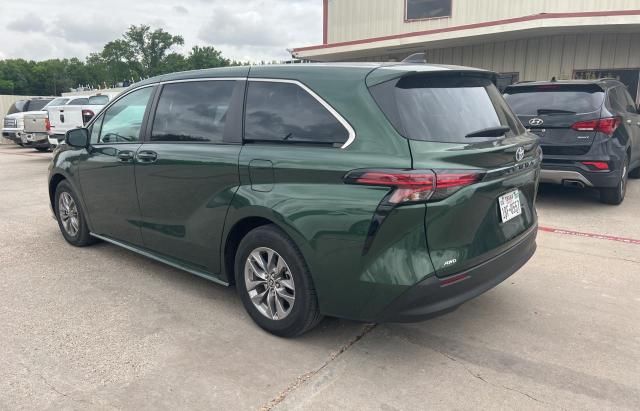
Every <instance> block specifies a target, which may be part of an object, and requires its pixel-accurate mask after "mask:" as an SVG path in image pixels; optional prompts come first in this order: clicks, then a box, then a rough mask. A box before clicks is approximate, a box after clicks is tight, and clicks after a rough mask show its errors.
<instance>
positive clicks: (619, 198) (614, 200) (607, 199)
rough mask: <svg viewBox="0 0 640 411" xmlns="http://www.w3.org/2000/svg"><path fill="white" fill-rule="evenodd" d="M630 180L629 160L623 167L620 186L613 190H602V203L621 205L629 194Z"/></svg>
mask: <svg viewBox="0 0 640 411" xmlns="http://www.w3.org/2000/svg"><path fill="white" fill-rule="evenodd" d="M628 180H629V160H628V159H627V160H626V161H625V163H624V164H623V165H622V176H621V177H620V181H619V182H618V185H617V186H615V187H613V188H601V189H600V201H602V202H603V203H605V204H611V205H620V204H622V202H623V201H624V197H625V196H626V194H627V181H628Z"/></svg>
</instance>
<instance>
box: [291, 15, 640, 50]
mask: <svg viewBox="0 0 640 411" xmlns="http://www.w3.org/2000/svg"><path fill="white" fill-rule="evenodd" d="M639 15H640V10H612V11H587V12H576V13H541V14H533V15H530V16H523V17H514V18H510V19H503V20H495V21H487V22H482V23H473V24H465V25H462V26H454V27H446V28H442V29H433V30H424V31H414V32H411V33H402V34H394V35H391V36H383V37H373V38H369V39H361V40H351V41H344V42H341V43H333V44H323V45H320V46H309V47H300V48H297V49H293V51H294V52H301V51H309V50H321V49H328V48H333V47H343V46H353V45H357V44H367V43H375V42H378V41H385V40H395V39H401V38H407V37H417V36H426V35H429V34H438V33H448V32H452V31H461V30H470V29H477V28H482V27H491V26H499V25H502V24H513V23H522V22H525V21H534V20H547V19H566V18H580V17H614V16H639Z"/></svg>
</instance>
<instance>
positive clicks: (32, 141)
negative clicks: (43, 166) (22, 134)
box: [25, 133, 49, 148]
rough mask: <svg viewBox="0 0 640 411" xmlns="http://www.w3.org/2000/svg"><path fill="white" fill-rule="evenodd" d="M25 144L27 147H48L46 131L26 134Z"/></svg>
mask: <svg viewBox="0 0 640 411" xmlns="http://www.w3.org/2000/svg"><path fill="white" fill-rule="evenodd" d="M25 145H26V146H28V147H37V148H40V147H49V136H48V135H47V134H46V133H30V134H26V144H25Z"/></svg>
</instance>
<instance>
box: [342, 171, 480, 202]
mask: <svg viewBox="0 0 640 411" xmlns="http://www.w3.org/2000/svg"><path fill="white" fill-rule="evenodd" d="M483 176H484V173H482V172H479V171H467V170H435V171H434V170H354V171H351V172H349V173H348V174H347V175H346V176H345V178H344V180H345V182H346V183H347V184H360V185H368V186H380V187H390V188H392V189H393V191H391V192H390V193H389V195H388V196H387V199H386V201H387V202H388V203H390V204H410V203H420V202H425V201H437V200H442V199H444V198H447V197H449V196H451V195H452V194H453V193H455V192H457V191H459V190H460V189H462V188H463V187H466V186H469V185H472V184H475V183H477V182H479V181H480V180H482V177H483Z"/></svg>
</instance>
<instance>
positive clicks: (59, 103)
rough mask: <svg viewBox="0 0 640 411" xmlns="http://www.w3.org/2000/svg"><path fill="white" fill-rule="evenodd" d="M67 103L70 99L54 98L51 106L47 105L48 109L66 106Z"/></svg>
mask: <svg viewBox="0 0 640 411" xmlns="http://www.w3.org/2000/svg"><path fill="white" fill-rule="evenodd" d="M67 101H69V99H68V98H64V97H58V98H54V99H53V100H51V101H50V102H49V104H47V107H56V106H64V105H65V104H67Z"/></svg>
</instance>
